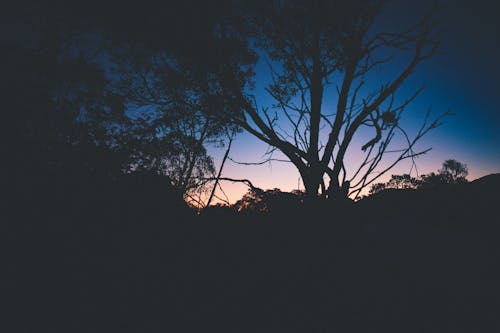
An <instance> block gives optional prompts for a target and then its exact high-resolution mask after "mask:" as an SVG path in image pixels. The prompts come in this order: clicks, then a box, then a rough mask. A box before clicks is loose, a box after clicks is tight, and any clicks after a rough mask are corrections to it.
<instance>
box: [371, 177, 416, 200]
mask: <svg viewBox="0 0 500 333" xmlns="http://www.w3.org/2000/svg"><path fill="white" fill-rule="evenodd" d="M419 186H420V181H419V180H418V179H417V178H414V177H412V176H410V174H407V173H406V174H403V175H392V176H391V179H390V180H389V181H388V182H387V183H376V184H372V185H371V187H370V191H369V194H370V195H371V194H376V193H379V192H382V191H383V190H386V189H396V190H406V189H416V188H418V187H419Z"/></svg>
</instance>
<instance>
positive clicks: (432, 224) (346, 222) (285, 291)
mask: <svg viewBox="0 0 500 333" xmlns="http://www.w3.org/2000/svg"><path fill="white" fill-rule="evenodd" d="M146 178H147V179H144V178H141V176H138V177H124V178H123V179H122V180H121V181H120V182H119V183H114V182H113V184H111V185H109V184H108V185H99V186H94V185H90V184H89V185H87V186H85V185H83V184H82V185H81V186H82V187H83V189H82V190H81V193H82V194H86V193H89V191H91V192H92V191H94V190H93V189H94V188H97V189H100V190H101V191H102V193H101V194H100V195H99V197H100V198H102V199H104V200H106V198H107V197H109V195H115V196H116V199H114V200H115V201H114V203H113V205H112V206H109V204H110V201H109V200H107V201H104V202H105V203H107V204H106V205H104V207H108V208H106V209H103V208H101V207H103V206H102V205H100V204H97V203H92V202H84V203H80V202H78V205H76V207H77V208H79V207H82V205H86V206H85V209H86V210H85V213H84V214H80V213H78V212H75V213H74V214H62V215H55V214H54V215H53V216H51V217H50V219H48V218H47V216H41V215H33V214H32V215H28V216H29V217H30V220H28V221H20V222H19V223H21V224H23V223H26V224H27V225H31V226H43V228H40V227H37V228H35V230H34V231H33V230H32V229H28V230H23V228H16V229H10V230H6V232H5V235H7V236H8V237H9V239H8V240H7V241H6V242H2V243H1V244H2V245H3V246H6V249H7V251H5V252H4V253H7V254H8V258H6V259H7V260H5V261H3V268H4V272H5V273H6V274H4V275H2V279H3V280H2V287H7V293H4V294H2V301H3V302H5V303H6V304H7V305H8V309H9V311H8V312H6V313H4V318H5V320H4V321H3V322H2V323H1V324H0V328H5V329H4V331H8V332H34V331H36V332H82V333H83V332H99V333H100V332H103V333H107V332H200V331H209V332H211V331H217V332H231V333H232V332H248V333H253V332H346V333H348V332H384V333H385V332H398V333H399V332H415V333H416V332H426V333H427V332H454V333H457V332H463V333H465V332H467V333H469V332H485V333H486V332H488V333H490V332H498V331H500V318H499V317H498V309H499V306H498V305H499V304H500V292H499V288H498V281H499V280H500V272H499V269H498V258H499V257H500V247H499V242H498V231H495V229H492V228H491V226H492V225H494V223H489V224H487V226H488V228H475V227H474V225H477V224H481V225H483V226H484V222H483V221H482V220H485V219H487V216H488V215H486V214H491V213H492V212H494V211H495V210H496V209H497V206H498V203H497V201H498V198H497V196H496V195H494V194H495V193H491V191H493V190H496V188H498V187H497V184H498V181H499V176H498V175H491V176H488V177H485V178H482V179H480V180H477V181H474V182H471V183H469V184H464V185H461V186H451V187H445V188H439V189H434V190H425V191H388V192H385V193H380V194H379V195H376V196H373V197H371V198H367V199H365V200H363V201H360V202H358V203H356V204H354V205H345V206H344V207H343V208H339V206H338V205H337V206H335V205H334V204H332V203H325V202H322V203H312V204H308V205H302V206H298V207H292V205H288V206H286V207H285V208H286V211H282V212H280V211H274V212H272V213H270V214H262V215H258V214H257V215H244V216H241V215H238V214H234V213H233V214H227V215H225V214H224V213H222V214H219V213H217V214H209V215H206V216H203V214H201V215H200V216H195V215H189V214H188V215H185V217H184V219H182V221H181V223H176V222H179V219H178V218H176V216H175V215H176V213H179V212H181V211H182V210H180V209H175V208H174V205H165V204H164V202H162V200H158V201H154V202H150V199H152V197H154V196H156V195H158V194H159V193H160V191H161V188H163V186H161V184H157V185H153V184H152V183H156V182H158V179H156V178H155V177H151V178H150V177H146ZM78 182H79V181H78ZM97 183H98V184H102V183H101V182H97ZM147 184H149V185H147ZM108 186H109V187H110V188H109V189H108V190H107V191H105V189H106V187H108ZM130 192H133V194H131V193H130ZM92 193H93V192H92ZM130 195H131V197H130ZM73 196H74V197H80V198H82V200H83V198H85V195H81V194H78V193H74V194H73ZM61 200H64V199H61ZM66 200H67V201H62V202H70V203H71V202H73V199H71V198H69V199H66ZM100 200H101V199H99V200H96V201H98V202H100ZM143 200H145V202H144V201H143ZM45 201H46V202H48V201H50V198H45ZM111 201H113V200H111ZM134 201H136V204H133V203H134ZM151 205H154V207H153V208H152V207H151ZM24 208H25V209H28V208H29V207H24ZM69 210H71V209H70V208H69V207H66V208H64V211H69ZM63 213H64V212H63ZM454 219H458V221H459V222H461V224H460V227H456V226H455V225H456V224H457V223H455V221H454ZM491 221H495V219H492V218H491ZM444 222H445V223H444ZM496 230H498V229H496ZM11 313H12V314H11ZM28 319H29V320H28ZM7 323H8V324H10V325H11V326H7V325H8V324H7ZM2 325H3V327H2ZM11 327H13V328H11ZM16 328H17V329H16ZM0 330H1V329H0Z"/></svg>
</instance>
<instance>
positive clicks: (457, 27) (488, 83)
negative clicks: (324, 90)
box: [211, 0, 500, 202]
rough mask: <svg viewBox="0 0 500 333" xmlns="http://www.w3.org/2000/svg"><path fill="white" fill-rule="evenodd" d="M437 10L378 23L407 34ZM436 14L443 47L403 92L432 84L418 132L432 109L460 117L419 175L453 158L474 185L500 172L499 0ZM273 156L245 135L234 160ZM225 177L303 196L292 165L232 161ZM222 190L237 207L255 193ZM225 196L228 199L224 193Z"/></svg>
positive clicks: (430, 138) (406, 11)
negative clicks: (406, 30)
mask: <svg viewBox="0 0 500 333" xmlns="http://www.w3.org/2000/svg"><path fill="white" fill-rule="evenodd" d="M434 5H435V1H431V0H425V1H410V0H404V1H400V0H398V1H396V0H393V1H392V2H389V3H388V5H387V8H386V9H387V10H386V11H385V12H384V13H382V14H381V16H380V17H379V21H378V22H377V23H376V24H381V25H383V26H388V27H395V28H398V27H399V26H400V27H405V26H407V25H408V22H411V21H412V20H414V19H415V18H416V17H419V15H420V14H422V13H426V12H427V9H428V8H432V6H434ZM436 8H437V11H434V13H435V14H434V15H436V16H435V17H436V18H438V19H437V21H436V29H437V31H438V32H439V34H440V48H439V50H438V52H437V54H436V55H435V56H434V57H433V58H431V59H430V60H428V61H426V62H425V63H423V64H421V66H420V67H419V68H418V69H417V70H416V72H415V74H414V75H413V76H412V77H411V78H410V79H409V80H408V82H407V83H406V84H405V86H404V87H403V88H402V92H405V91H408V94H409V93H410V92H411V91H413V89H415V88H417V87H418V86H420V84H422V83H423V84H425V90H424V92H423V93H422V94H421V95H419V97H418V98H417V99H416V100H415V101H414V102H413V103H412V104H411V105H410V107H409V109H408V111H407V113H408V114H407V115H406V116H405V117H406V121H407V124H408V126H409V129H410V130H412V127H413V130H414V129H415V124H418V125H419V124H420V121H421V120H422V118H423V115H424V114H425V111H426V110H428V109H429V108H432V110H433V112H434V113H435V114H440V113H443V112H445V111H447V110H451V111H452V113H453V114H454V115H453V116H451V117H448V118H446V119H445V123H444V124H443V126H441V127H439V128H437V129H436V130H434V131H433V132H430V133H429V134H428V135H427V136H426V137H424V138H423V139H422V141H421V143H420V147H422V148H427V147H432V150H431V151H430V152H428V153H427V154H425V155H423V156H421V157H420V158H419V159H418V160H417V167H418V169H417V170H418V174H425V173H429V172H433V171H437V170H438V169H439V168H440V167H441V164H442V162H443V161H444V160H446V159H456V160H458V161H460V162H463V163H465V164H467V166H468V168H469V177H468V178H469V180H474V179H477V178H480V177H482V176H485V175H488V174H491V173H498V172H500V92H499V88H500V84H499V83H498V80H499V78H500V63H499V62H498V59H500V43H499V42H498V40H499V37H498V36H499V35H500V24H499V22H498V18H497V15H496V13H498V9H500V4H499V3H498V2H497V1H495V0H477V1H474V2H472V1H465V0H458V1H451V0H442V1H439V2H438V3H437V7H436ZM256 73H257V87H258V86H259V83H262V80H263V79H262V77H266V75H268V73H266V69H265V66H263V65H262V63H259V64H258V65H257V69H256ZM259 80H261V81H260V82H259ZM375 84H376V83H375ZM256 95H257V98H258V100H259V101H260V102H259V103H262V104H265V103H266V102H268V101H269V100H270V99H269V96H266V95H265V94H264V93H263V92H262V90H259V88H256ZM325 98H326V97H325ZM325 102H327V101H325ZM404 119H405V118H404ZM403 121H404V120H403ZM268 149H269V147H268V146H267V145H266V144H263V143H261V142H259V141H258V140H257V139H256V138H254V137H253V136H251V135H250V134H247V133H242V134H240V135H238V136H237V138H236V139H235V142H234V143H233V147H232V150H231V153H230V157H231V158H232V159H234V160H236V161H240V162H259V161H262V160H263V159H264V154H265V152H266V151H267V150H268ZM211 154H212V155H213V156H214V159H215V163H216V166H219V165H220V162H221V159H222V156H223V154H224V149H215V148H211ZM276 157H279V155H276ZM410 166H411V165H410V164H409V163H406V162H404V163H401V164H400V165H398V166H396V167H395V168H394V169H393V170H392V172H389V173H388V174H387V175H386V177H390V175H391V174H402V173H408V172H409V171H410ZM413 175H416V174H415V172H413ZM223 176H225V177H231V178H238V179H241V178H247V179H250V180H251V181H252V183H253V184H254V185H255V186H258V187H260V188H263V189H271V188H279V189H281V190H283V191H290V190H293V189H303V186H302V184H301V182H300V177H299V174H298V172H297V170H296V169H295V167H294V166H293V165H291V164H290V163H283V162H271V163H266V164H263V165H258V166H257V165H250V166H249V165H240V164H236V163H234V162H231V161H227V162H226V165H225V167H224V170H223ZM222 188H223V190H224V192H225V194H226V195H227V197H228V198H229V201H230V202H235V201H236V200H238V199H239V198H240V197H241V196H242V195H243V194H244V193H245V192H246V191H247V190H248V188H247V186H246V185H244V184H240V183H230V182H223V183H222ZM218 195H220V196H224V195H223V194H222V193H220V192H219V193H218Z"/></svg>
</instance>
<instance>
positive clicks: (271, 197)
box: [233, 188, 305, 213]
mask: <svg viewBox="0 0 500 333" xmlns="http://www.w3.org/2000/svg"><path fill="white" fill-rule="evenodd" d="M304 196H305V195H304V193H303V192H301V191H292V192H282V191H281V190H280V189H277V188H274V189H271V190H265V191H264V190H260V189H250V190H249V191H248V192H247V193H246V194H245V195H243V197H242V198H241V199H240V200H238V201H237V202H236V203H235V204H234V205H233V208H234V209H235V210H236V211H237V212H258V213H263V212H271V211H274V210H275V211H286V208H287V207H288V208H290V207H297V206H298V205H299V204H300V203H301V202H303V200H304Z"/></svg>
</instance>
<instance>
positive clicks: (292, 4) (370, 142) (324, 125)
mask: <svg viewBox="0 0 500 333" xmlns="http://www.w3.org/2000/svg"><path fill="white" fill-rule="evenodd" d="M257 7H258V8H257V9H255V8H254V11H253V12H252V13H253V14H252V15H248V16H247V17H248V22H250V31H251V33H252V37H253V38H254V40H255V41H256V44H255V45H256V46H255V47H256V48H257V49H258V50H259V51H258V53H260V54H264V56H265V57H266V59H267V62H268V65H269V69H270V72H271V74H272V82H271V84H270V85H269V86H268V87H267V92H268V93H269V95H270V96H272V98H273V99H274V101H275V103H274V104H273V105H271V106H265V107H262V108H260V109H259V106H258V105H257V100H256V99H252V96H250V95H247V96H246V97H247V98H246V100H244V101H243V102H242V104H243V105H244V113H243V115H242V116H241V115H240V114H238V116H240V118H237V119H236V120H237V123H238V124H239V125H240V126H242V127H243V128H244V129H245V130H246V131H248V132H249V133H251V134H252V135H253V136H255V137H256V138H257V139H259V140H261V141H263V142H265V143H267V144H268V145H270V146H271V147H273V149H272V150H271V153H270V156H269V160H272V153H273V152H274V151H276V150H279V151H280V152H282V153H283V154H284V155H285V156H286V157H287V158H288V160H289V161H290V162H291V163H293V165H294V166H295V167H296V168H297V170H298V171H299V173H300V176H301V178H302V181H303V184H304V187H305V191H306V193H307V194H308V196H309V197H316V196H317V195H318V194H319V193H320V194H321V195H322V196H325V197H328V198H334V197H336V196H343V195H349V194H350V195H354V196H355V197H357V196H359V195H360V193H361V190H362V189H363V188H365V187H367V186H369V185H370V184H372V183H373V182H374V181H376V180H377V179H378V178H379V177H381V176H382V175H384V174H385V173H386V172H387V171H389V170H390V169H391V168H392V167H394V166H395V165H396V164H397V163H399V162H400V161H402V160H405V159H412V160H413V159H414V158H415V157H417V156H419V155H422V154H425V153H426V152H427V151H428V149H423V150H416V144H417V142H418V141H419V140H420V139H421V138H422V137H423V136H424V135H425V134H427V133H428V132H429V131H430V130H432V129H434V128H436V127H438V126H439V125H440V120H441V118H442V117H443V116H444V115H445V114H443V115H441V116H438V117H436V118H435V119H433V120H431V119H430V111H428V112H427V113H426V114H425V116H424V120H423V123H422V125H421V126H420V128H418V130H417V131H416V133H415V134H414V135H413V136H411V135H410V134H409V133H408V132H407V131H406V130H405V129H404V128H403V127H402V124H401V119H402V115H403V112H404V111H405V110H406V109H407V106H408V105H409V104H410V103H411V102H412V101H413V100H414V99H415V98H416V97H417V96H418V95H419V93H420V92H421V91H422V89H423V87H420V88H418V89H416V90H415V91H414V92H413V93H412V94H410V96H409V97H407V98H403V99H401V98H400V97H399V96H398V95H397V93H398V91H399V88H400V87H401V86H402V85H403V83H404V82H405V81H406V80H407V78H408V77H410V75H411V74H412V73H413V72H414V71H415V70H416V68H417V67H418V65H419V64H420V63H421V62H423V61H425V60H427V59H429V58H430V57H431V56H432V55H433V54H434V52H435V50H436V48H437V45H438V43H437V41H436V40H435V39H434V36H433V33H432V29H431V28H430V26H429V24H427V23H425V22H424V23H422V24H417V25H415V26H414V27H412V28H410V29H408V30H405V31H403V32H384V31H383V32H374V31H373V29H371V28H372V23H373V22H374V19H375V18H376V16H377V15H378V14H379V12H380V10H381V8H382V7H381V3H380V1H371V0H358V1H335V2H334V1H322V0H316V1H300V0H297V1H292V0H290V1H274V2H265V3H259V5H258V6H257ZM304 13H307V14H304ZM393 53H395V54H398V55H399V56H400V57H401V56H406V57H408V58H409V59H407V60H406V64H405V65H403V66H402V67H401V68H400V69H399V71H398V73H397V74H396V75H395V76H394V77H393V78H392V79H391V80H388V81H387V82H384V83H381V84H380V85H379V88H376V89H373V88H372V87H373V86H372V87H369V86H368V85H367V82H368V81H369V80H370V79H372V80H378V78H379V77H380V76H378V75H374V74H373V73H374V71H375V70H379V69H380V68H382V65H386V66H387V65H388V64H389V63H390V60H391V59H392V57H391V55H392V54H393ZM399 60H400V58H399ZM398 63H401V62H398ZM393 66H396V65H393ZM334 84H335V88H336V89H332V85H334ZM327 101H328V102H335V107H334V110H333V112H332V111H331V110H329V109H328V108H327V106H326V102H327ZM360 134H364V136H367V135H370V136H371V138H369V139H366V142H365V143H364V144H362V145H360V147H354V146H355V145H356V143H355V140H353V139H354V137H355V136H356V135H360ZM397 135H399V136H397ZM395 137H397V139H398V140H393V139H394V138H395ZM393 141H403V142H404V145H403V146H399V147H393V145H391V143H392V142H393ZM356 148H358V149H360V150H361V151H362V152H363V154H364V158H363V159H362V160H361V162H360V163H359V164H358V166H356V167H352V166H348V165H346V158H347V156H349V154H350V153H351V152H352V149H356ZM389 153H391V154H392V156H395V157H394V158H392V159H391V160H389V161H385V159H383V157H385V156H386V155H388V154H389ZM382 161H384V163H381V162H382ZM347 167H349V169H348V168H347ZM346 189H348V191H346ZM342 193H344V194H342Z"/></svg>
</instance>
